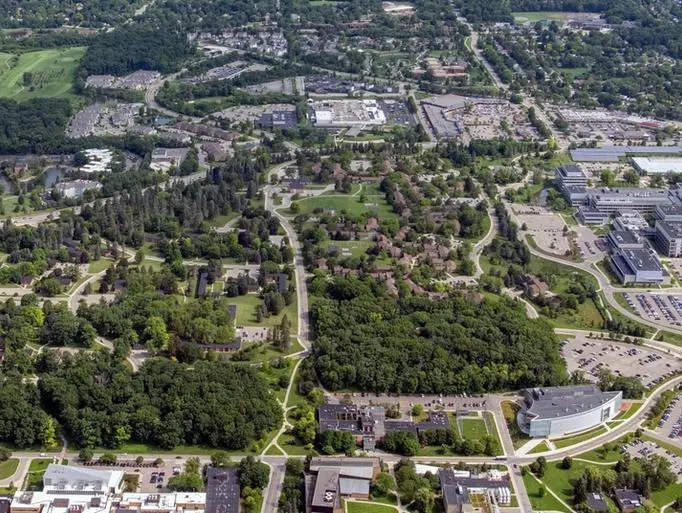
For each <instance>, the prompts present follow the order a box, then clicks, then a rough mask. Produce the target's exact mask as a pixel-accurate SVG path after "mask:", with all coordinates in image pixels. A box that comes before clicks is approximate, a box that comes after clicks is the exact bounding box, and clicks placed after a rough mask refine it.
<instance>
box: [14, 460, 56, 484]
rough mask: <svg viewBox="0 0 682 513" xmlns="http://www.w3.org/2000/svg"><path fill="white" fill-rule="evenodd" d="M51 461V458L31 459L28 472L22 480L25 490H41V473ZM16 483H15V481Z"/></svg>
mask: <svg viewBox="0 0 682 513" xmlns="http://www.w3.org/2000/svg"><path fill="white" fill-rule="evenodd" d="M50 463H52V458H41V459H35V460H31V464H30V465H29V466H28V474H27V475H26V481H25V482H24V488H25V489H26V490H42V489H43V474H45V471H46V470H47V466H48V465H49V464H50ZM15 484H16V483H15Z"/></svg>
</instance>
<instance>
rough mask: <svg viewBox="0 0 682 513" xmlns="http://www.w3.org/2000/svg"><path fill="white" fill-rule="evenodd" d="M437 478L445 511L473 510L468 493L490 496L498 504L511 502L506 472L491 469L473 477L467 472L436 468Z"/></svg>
mask: <svg viewBox="0 0 682 513" xmlns="http://www.w3.org/2000/svg"><path fill="white" fill-rule="evenodd" d="M467 474H468V475H467ZM438 478H439V480H440V487H441V490H442V491H443V506H444V508H445V513H465V512H468V511H473V508H472V505H471V500H470V498H469V494H477V495H485V496H488V497H490V496H492V497H493V498H494V500H495V502H496V503H497V504H498V505H508V504H510V503H511V486H510V484H509V475H508V474H505V475H502V474H501V473H500V472H499V471H491V472H489V473H487V474H483V475H479V476H475V477H473V476H471V475H470V473H469V472H461V471H457V470H455V469H453V468H442V469H440V470H438Z"/></svg>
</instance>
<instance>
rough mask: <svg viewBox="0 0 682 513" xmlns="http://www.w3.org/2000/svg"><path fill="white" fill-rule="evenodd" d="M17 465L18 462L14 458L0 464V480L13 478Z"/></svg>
mask: <svg viewBox="0 0 682 513" xmlns="http://www.w3.org/2000/svg"><path fill="white" fill-rule="evenodd" d="M18 465H19V460H18V459H16V458H10V459H8V460H5V461H3V462H2V463H0V479H7V478H8V477H10V476H13V475H14V473H15V472H16V471H17V466H18ZM17 484H18V483H17Z"/></svg>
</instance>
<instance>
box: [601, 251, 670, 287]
mask: <svg viewBox="0 0 682 513" xmlns="http://www.w3.org/2000/svg"><path fill="white" fill-rule="evenodd" d="M609 263H610V265H611V269H612V270H613V272H614V273H615V274H616V276H617V277H618V279H619V280H620V282H621V283H623V284H626V283H667V282H668V281H669V280H670V276H669V275H668V273H667V272H666V271H665V269H663V266H662V265H661V262H660V261H659V260H658V257H657V256H656V255H655V254H654V252H653V250H651V249H646V248H645V249H617V250H616V251H614V252H613V254H612V255H611V258H610V260H609Z"/></svg>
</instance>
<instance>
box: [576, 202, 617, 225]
mask: <svg viewBox="0 0 682 513" xmlns="http://www.w3.org/2000/svg"><path fill="white" fill-rule="evenodd" d="M609 217H610V215H609V213H608V212H602V211H601V210H599V209H598V208H594V207H590V206H582V207H578V219H580V222H581V223H583V224H605V223H607V222H608V221H609Z"/></svg>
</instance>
